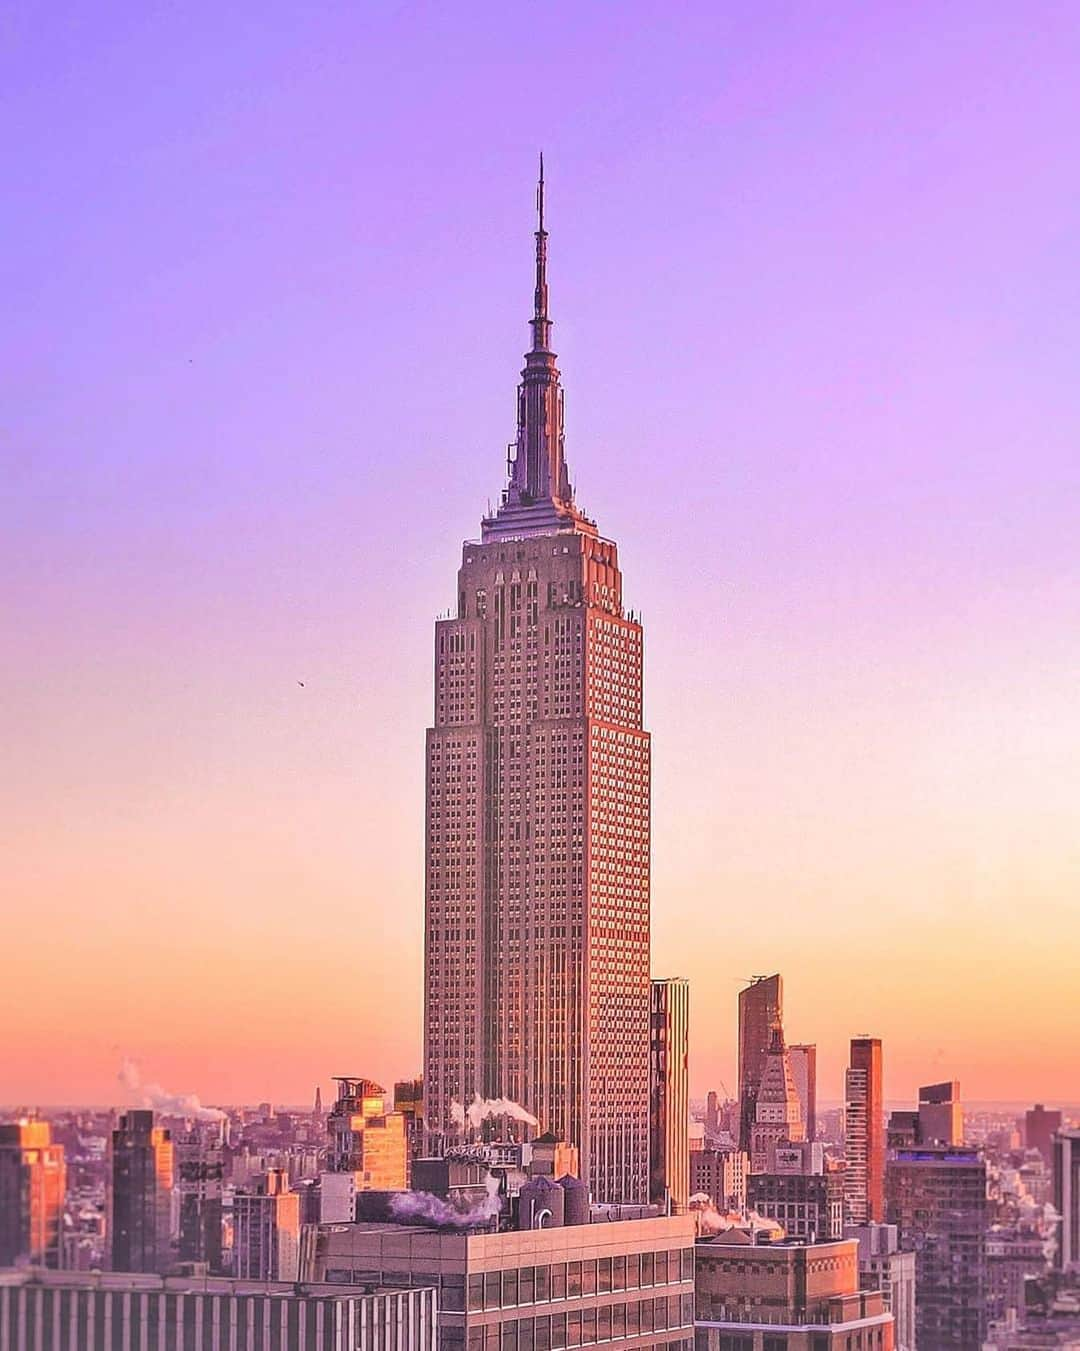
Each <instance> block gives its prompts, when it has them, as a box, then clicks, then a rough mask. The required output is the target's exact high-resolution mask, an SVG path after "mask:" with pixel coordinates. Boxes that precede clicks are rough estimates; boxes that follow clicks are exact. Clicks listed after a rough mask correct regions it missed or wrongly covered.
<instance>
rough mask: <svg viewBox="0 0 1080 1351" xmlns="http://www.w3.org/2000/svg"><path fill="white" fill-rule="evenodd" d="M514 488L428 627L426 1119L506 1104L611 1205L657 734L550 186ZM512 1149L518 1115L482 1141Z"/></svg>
mask: <svg viewBox="0 0 1080 1351" xmlns="http://www.w3.org/2000/svg"><path fill="white" fill-rule="evenodd" d="M539 207H540V219H539V228H538V229H537V231H536V290H535V297H534V302H535V303H534V311H533V318H532V321H531V329H532V343H531V346H530V349H529V351H528V353H527V354H526V357H525V368H524V370H523V372H522V378H521V384H520V386H519V388H518V399H517V435H516V438H515V441H514V444H513V446H512V449H511V455H510V459H509V482H508V484H507V486H506V489H505V490H504V492H503V495H502V500H501V504H500V506H499V508H498V510H497V511H496V512H495V513H494V514H493V515H491V516H490V517H488V518H487V519H485V520H484V521H483V522H482V526H481V538H480V539H479V540H476V541H469V542H466V544H465V545H464V548H463V551H462V562H461V569H460V571H459V573H458V582H457V607H456V615H455V616H454V617H453V618H451V619H445V620H440V621H439V622H438V623H437V624H436V628H435V720H434V726H433V727H432V728H431V729H430V730H429V731H428V735H427V764H426V780H427V827H426V834H427V861H426V952H425V1013H424V1020H425V1021H424V1041H425V1055H424V1065H425V1076H424V1080H425V1081H424V1091H425V1116H426V1120H427V1127H428V1129H429V1131H432V1132H435V1133H437V1134H447V1133H451V1132H453V1131H454V1130H455V1129H457V1128H458V1124H459V1123H460V1120H461V1112H460V1110H455V1107H454V1104H455V1103H457V1104H467V1103H469V1102H470V1101H471V1100H472V1098H473V1097H474V1095H476V1094H479V1095H480V1096H481V1097H482V1098H485V1099H496V1098H498V1099H511V1100H513V1102H515V1103H517V1104H520V1105H521V1107H522V1108H523V1109H524V1113H519V1117H520V1116H524V1114H525V1113H528V1114H531V1115H532V1116H534V1117H535V1118H537V1119H538V1121H539V1123H540V1126H541V1127H542V1128H543V1129H544V1130H546V1131H551V1132H553V1133H554V1134H555V1135H556V1136H557V1137H558V1138H560V1139H565V1140H567V1141H569V1142H570V1143H572V1144H575V1145H577V1146H578V1147H579V1149H580V1152H581V1167H582V1175H583V1176H584V1177H585V1178H587V1179H588V1182H589V1184H590V1188H591V1190H592V1193H593V1195H594V1197H595V1198H596V1199H597V1200H601V1201H632V1202H644V1201H646V1200H647V1199H648V1174H649V1159H648V1151H649V809H650V787H649V785H650V762H649V735H648V733H647V732H646V731H645V730H644V729H643V726H642V629H641V625H640V624H639V623H638V622H637V621H636V619H635V618H634V617H633V616H632V615H631V614H628V613H627V611H626V610H625V608H624V606H623V597H622V575H621V573H620V571H619V561H618V551H617V549H616V546H615V544H614V543H613V542H612V541H611V540H608V539H605V538H604V537H603V536H602V535H601V534H600V532H599V531H598V529H597V527H596V525H595V523H594V522H593V521H591V520H589V519H588V518H587V517H586V516H585V515H584V514H583V513H582V511H581V510H580V509H579V507H578V506H577V504H576V502H575V500H574V494H573V490H572V487H571V483H570V477H569V472H568V469H567V465H566V459H565V456H564V445H563V395H562V389H561V386H560V383H559V372H558V368H557V365H556V359H555V353H554V352H553V351H552V350H551V327H552V324H551V319H550V318H549V314H548V289H547V239H548V235H547V231H546V229H545V228H544V216H543V175H542V173H541V183H540V194H539ZM485 1129H488V1130H494V1129H498V1130H499V1131H501V1132H503V1133H506V1134H511V1133H513V1132H515V1131H518V1132H520V1131H521V1130H522V1129H523V1126H522V1123H521V1121H520V1120H518V1119H515V1118H514V1117H513V1116H512V1115H511V1116H507V1115H503V1116H500V1117H499V1118H498V1125H497V1126H495V1125H492V1124H491V1123H488V1125H487V1126H486V1127H485Z"/></svg>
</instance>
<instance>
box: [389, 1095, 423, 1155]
mask: <svg viewBox="0 0 1080 1351" xmlns="http://www.w3.org/2000/svg"><path fill="white" fill-rule="evenodd" d="M394 1111H395V1112H400V1113H401V1115H402V1116H403V1117H404V1118H405V1143H406V1147H407V1149H408V1156H409V1163H410V1165H411V1164H412V1161H413V1159H416V1158H419V1156H420V1155H421V1154H422V1153H423V1152H424V1081H423V1079H422V1078H420V1077H419V1076H417V1077H416V1078H415V1079H399V1080H398V1082H397V1083H396V1084H395V1085H394Z"/></svg>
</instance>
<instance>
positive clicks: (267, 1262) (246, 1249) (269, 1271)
mask: <svg viewBox="0 0 1080 1351" xmlns="http://www.w3.org/2000/svg"><path fill="white" fill-rule="evenodd" d="M299 1266H300V1197H299V1195H298V1194H297V1193H296V1192H294V1191H291V1190H290V1189H289V1178H288V1174H287V1173H286V1171H285V1169H284V1168H270V1169H268V1170H267V1171H266V1173H265V1174H264V1175H263V1177H261V1178H260V1179H259V1180H258V1181H257V1182H256V1183H255V1185H254V1186H253V1187H251V1188H250V1189H247V1190H242V1191H237V1192H236V1194H235V1196H234V1197H233V1275H234V1276H237V1277H239V1278H241V1279H243V1280H253V1281H295V1280H296V1279H297V1274H298V1272H299Z"/></svg>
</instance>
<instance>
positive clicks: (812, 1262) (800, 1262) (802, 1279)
mask: <svg viewBox="0 0 1080 1351" xmlns="http://www.w3.org/2000/svg"><path fill="white" fill-rule="evenodd" d="M695 1270H696V1276H697V1281H696V1293H695V1301H694V1302H695V1337H696V1341H695V1345H696V1347H697V1351H894V1343H893V1328H894V1324H893V1316H892V1314H891V1313H889V1312H888V1311H887V1310H886V1308H885V1305H884V1301H883V1299H882V1296H881V1293H880V1292H879V1291H876V1290H861V1289H860V1286H859V1263H858V1244H857V1243H856V1242H855V1240H854V1239H842V1240H840V1241H839V1242H836V1243H792V1242H773V1243H754V1242H752V1240H751V1239H750V1238H749V1237H748V1236H747V1235H746V1234H745V1233H744V1232H743V1231H741V1230H728V1231H726V1232H723V1233H720V1234H717V1235H716V1236H715V1237H713V1238H710V1239H699V1240H698V1243H697V1245H696V1251H695Z"/></svg>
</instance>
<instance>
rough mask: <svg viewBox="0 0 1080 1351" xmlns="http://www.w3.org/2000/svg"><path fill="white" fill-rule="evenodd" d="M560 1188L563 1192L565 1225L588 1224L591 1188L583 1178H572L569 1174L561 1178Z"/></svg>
mask: <svg viewBox="0 0 1080 1351" xmlns="http://www.w3.org/2000/svg"><path fill="white" fill-rule="evenodd" d="M559 1186H560V1187H561V1188H562V1191H563V1223H564V1224H588V1223H589V1188H588V1187H587V1186H586V1185H585V1183H584V1182H582V1180H581V1178H579V1177H571V1176H570V1174H569V1173H567V1174H566V1176H565V1177H561V1178H559Z"/></svg>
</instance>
